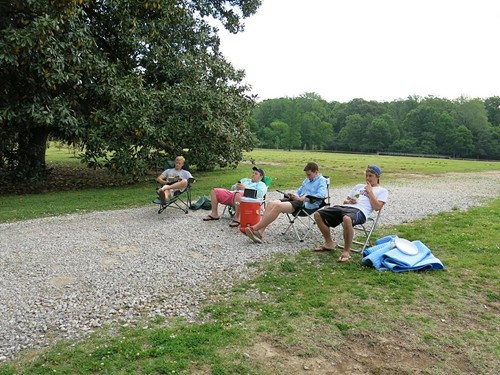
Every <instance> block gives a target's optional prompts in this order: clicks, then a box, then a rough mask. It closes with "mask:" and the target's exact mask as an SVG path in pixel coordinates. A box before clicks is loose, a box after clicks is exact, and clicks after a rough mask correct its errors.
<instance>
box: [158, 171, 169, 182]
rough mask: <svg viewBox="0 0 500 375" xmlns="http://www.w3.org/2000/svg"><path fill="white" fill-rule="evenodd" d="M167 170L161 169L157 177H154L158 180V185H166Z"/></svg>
mask: <svg viewBox="0 0 500 375" xmlns="http://www.w3.org/2000/svg"><path fill="white" fill-rule="evenodd" d="M167 171H168V170H165V171H163V173H162V174H160V175H159V176H158V177H156V182H158V183H159V184H160V185H166V184H167V180H166V176H167Z"/></svg>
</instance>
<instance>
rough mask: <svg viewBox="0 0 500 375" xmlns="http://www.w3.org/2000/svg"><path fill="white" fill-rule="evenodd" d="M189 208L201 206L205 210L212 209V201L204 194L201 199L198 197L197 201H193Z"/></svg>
mask: <svg viewBox="0 0 500 375" xmlns="http://www.w3.org/2000/svg"><path fill="white" fill-rule="evenodd" d="M189 208H190V209H192V210H199V209H200V208H201V209H203V210H211V209H212V203H211V202H210V198H208V197H207V196H206V195H204V196H202V197H201V198H200V199H198V200H197V201H196V203H193V204H192V205H191V207H189Z"/></svg>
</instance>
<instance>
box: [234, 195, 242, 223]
mask: <svg viewBox="0 0 500 375" xmlns="http://www.w3.org/2000/svg"><path fill="white" fill-rule="evenodd" d="M240 203H241V194H240V193H234V217H233V221H235V222H238V223H239V222H240Z"/></svg>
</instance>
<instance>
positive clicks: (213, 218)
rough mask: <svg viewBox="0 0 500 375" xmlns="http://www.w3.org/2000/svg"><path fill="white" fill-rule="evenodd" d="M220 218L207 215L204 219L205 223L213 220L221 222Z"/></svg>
mask: <svg viewBox="0 0 500 375" xmlns="http://www.w3.org/2000/svg"><path fill="white" fill-rule="evenodd" d="M219 219H220V217H214V216H212V215H207V216H205V217H204V218H203V221H212V220H219Z"/></svg>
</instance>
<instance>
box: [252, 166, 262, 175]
mask: <svg viewBox="0 0 500 375" xmlns="http://www.w3.org/2000/svg"><path fill="white" fill-rule="evenodd" d="M252 170H253V171H257V172H259V173H260V175H261V176H262V177H264V170H263V169H262V168H257V167H253V168H252Z"/></svg>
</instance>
